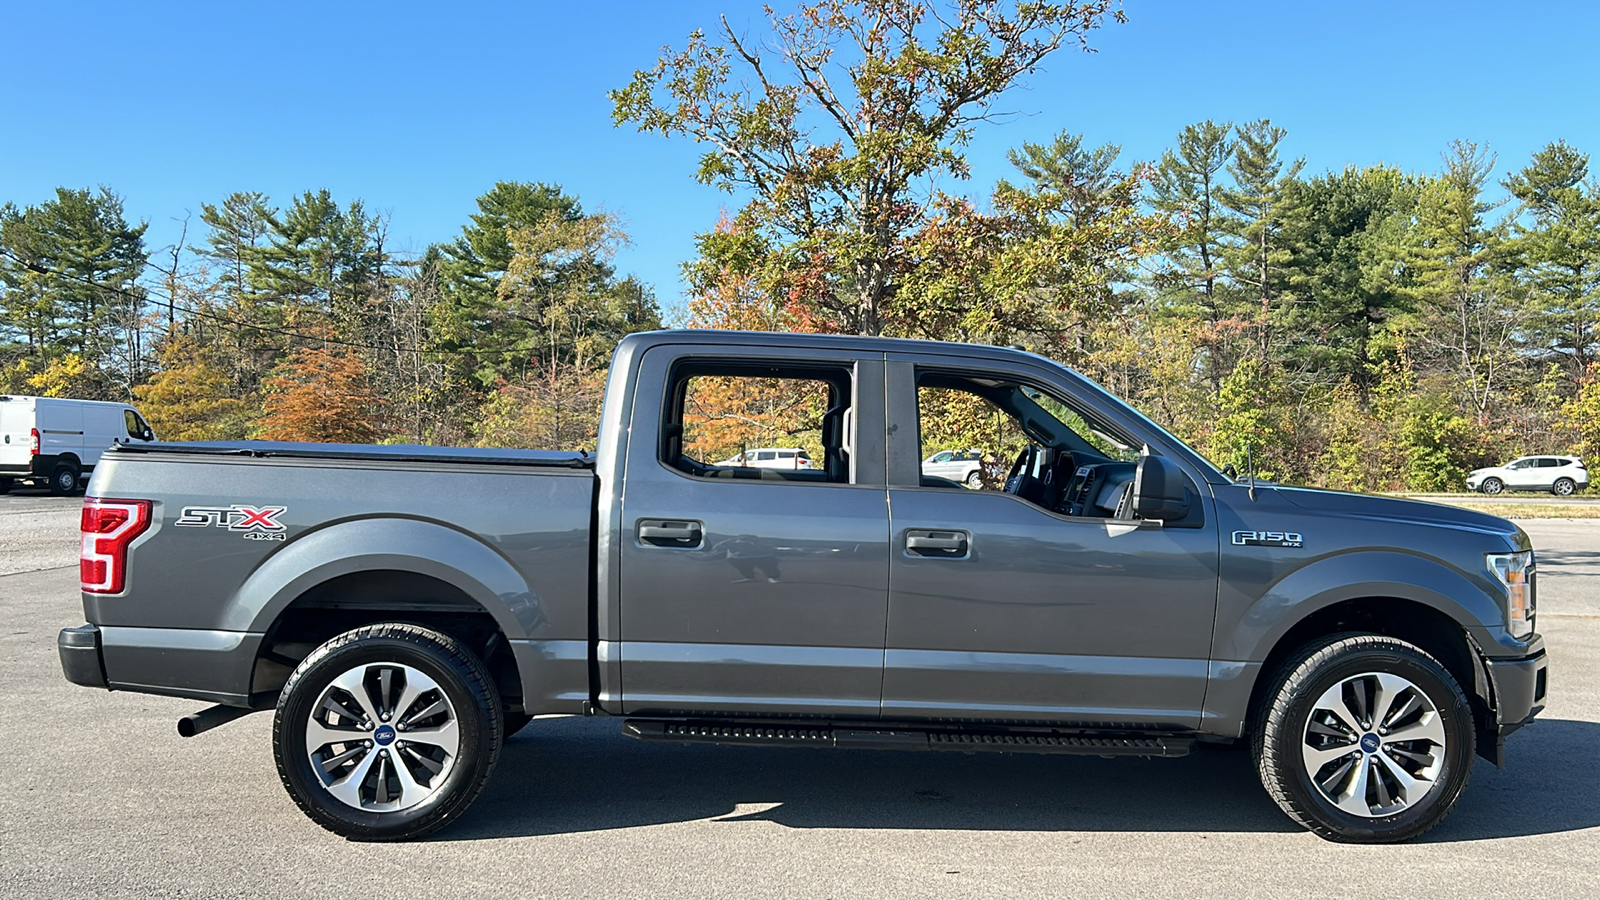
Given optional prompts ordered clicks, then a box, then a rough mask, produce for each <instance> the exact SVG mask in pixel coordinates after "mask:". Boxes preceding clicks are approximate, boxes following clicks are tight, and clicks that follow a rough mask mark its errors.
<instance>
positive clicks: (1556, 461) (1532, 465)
mask: <svg viewBox="0 0 1600 900" xmlns="http://www.w3.org/2000/svg"><path fill="white" fill-rule="evenodd" d="M1588 486H1589V470H1588V469H1587V468H1585V467H1584V465H1583V460H1581V459H1579V458H1578V457H1576V456H1524V457H1521V458H1520V459H1514V460H1512V461H1511V462H1508V463H1506V464H1505V465H1503V466H1492V467H1490V468H1487V469H1473V470H1472V471H1471V472H1468V473H1467V488H1468V490H1474V491H1482V492H1483V493H1485V494H1498V493H1500V492H1501V491H1549V492H1550V493H1552V494H1555V495H1557V496H1560V497H1565V496H1568V495H1569V494H1573V493H1576V492H1577V491H1581V490H1583V489H1584V488H1586V487H1588Z"/></svg>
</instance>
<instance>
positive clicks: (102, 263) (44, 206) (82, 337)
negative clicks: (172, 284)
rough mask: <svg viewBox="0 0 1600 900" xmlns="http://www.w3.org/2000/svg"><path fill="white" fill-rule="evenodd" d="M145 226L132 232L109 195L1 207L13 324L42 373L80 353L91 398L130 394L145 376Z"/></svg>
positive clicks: (0, 271) (63, 196)
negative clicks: (142, 282) (141, 278)
mask: <svg viewBox="0 0 1600 900" xmlns="http://www.w3.org/2000/svg"><path fill="white" fill-rule="evenodd" d="M146 227H147V226H146V224H145V223H142V222H141V223H140V224H138V225H129V224H128V222H127V220H126V218H124V215H123V206H122V198H121V197H119V196H117V195H116V194H114V193H112V192H111V191H110V190H108V189H106V188H100V189H99V190H98V191H90V190H88V189H83V190H71V189H68V188H57V189H56V195H55V197H54V198H53V199H51V200H47V201H45V202H44V203H41V204H39V205H38V206H30V207H27V208H25V209H22V210H18V209H17V208H16V207H14V206H10V205H7V207H5V208H4V210H0V247H4V249H5V251H6V256H5V257H4V258H3V259H0V283H3V284H4V290H5V297H4V299H5V303H6V308H7V310H8V313H9V314H8V315H7V319H8V320H9V321H10V322H11V323H13V324H12V328H14V329H16V330H17V331H19V332H21V333H22V335H23V336H24V339H25V340H26V343H27V346H28V354H29V356H30V357H31V358H32V360H33V363H34V367H35V368H36V369H44V368H46V367H48V366H49V364H50V362H51V361H52V360H56V359H60V358H61V357H63V356H65V355H67V354H75V355H77V356H78V357H80V358H81V359H82V360H83V362H84V363H85V364H86V365H87V366H88V374H89V375H90V376H91V377H90V380H89V381H88V382H87V384H86V386H85V388H84V389H85V391H86V392H87V393H89V394H91V395H93V396H100V397H112V396H119V395H120V396H124V397H125V396H127V394H126V390H127V386H128V385H131V384H134V383H136V382H138V381H139V379H140V378H141V377H142V376H143V373H144V367H145V363H146V358H145V357H146V347H145V345H144V342H143V338H144V334H143V329H142V325H143V322H142V316H143V313H144V305H145V304H144V296H145V295H144V290H143V288H141V287H140V286H139V285H138V283H137V279H138V277H139V276H140V274H141V273H142V272H143V269H144V266H145V264H146V262H147V261H148V260H149V254H148V253H147V252H146V250H145V247H144V232H145V228H146Z"/></svg>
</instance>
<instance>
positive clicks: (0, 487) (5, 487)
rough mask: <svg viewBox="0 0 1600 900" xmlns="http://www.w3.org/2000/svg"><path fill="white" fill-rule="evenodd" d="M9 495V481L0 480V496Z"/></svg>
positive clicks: (7, 479)
mask: <svg viewBox="0 0 1600 900" xmlns="http://www.w3.org/2000/svg"><path fill="white" fill-rule="evenodd" d="M9 493H11V479H9V478H0V494H9Z"/></svg>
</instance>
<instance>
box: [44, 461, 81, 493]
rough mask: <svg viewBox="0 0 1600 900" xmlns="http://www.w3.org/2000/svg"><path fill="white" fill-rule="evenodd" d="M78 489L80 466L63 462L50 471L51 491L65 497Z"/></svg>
mask: <svg viewBox="0 0 1600 900" xmlns="http://www.w3.org/2000/svg"><path fill="white" fill-rule="evenodd" d="M77 489H78V467H77V466H74V465H72V464H71V463H62V464H60V465H58V466H56V468H55V471H53V472H51V473H50V493H52V494H54V495H56V496H57V497H65V496H66V495H68V494H70V493H72V492H73V491H75V490H77Z"/></svg>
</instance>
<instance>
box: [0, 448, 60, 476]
mask: <svg viewBox="0 0 1600 900" xmlns="http://www.w3.org/2000/svg"><path fill="white" fill-rule="evenodd" d="M60 458H61V457H59V456H57V455H56V454H54V453H51V454H47V455H39V456H35V457H33V458H32V459H30V460H28V464H27V465H21V464H19V463H6V464H4V465H0V478H49V477H50V473H52V472H54V471H55V470H56V461H57V460H59V459H60Z"/></svg>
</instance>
